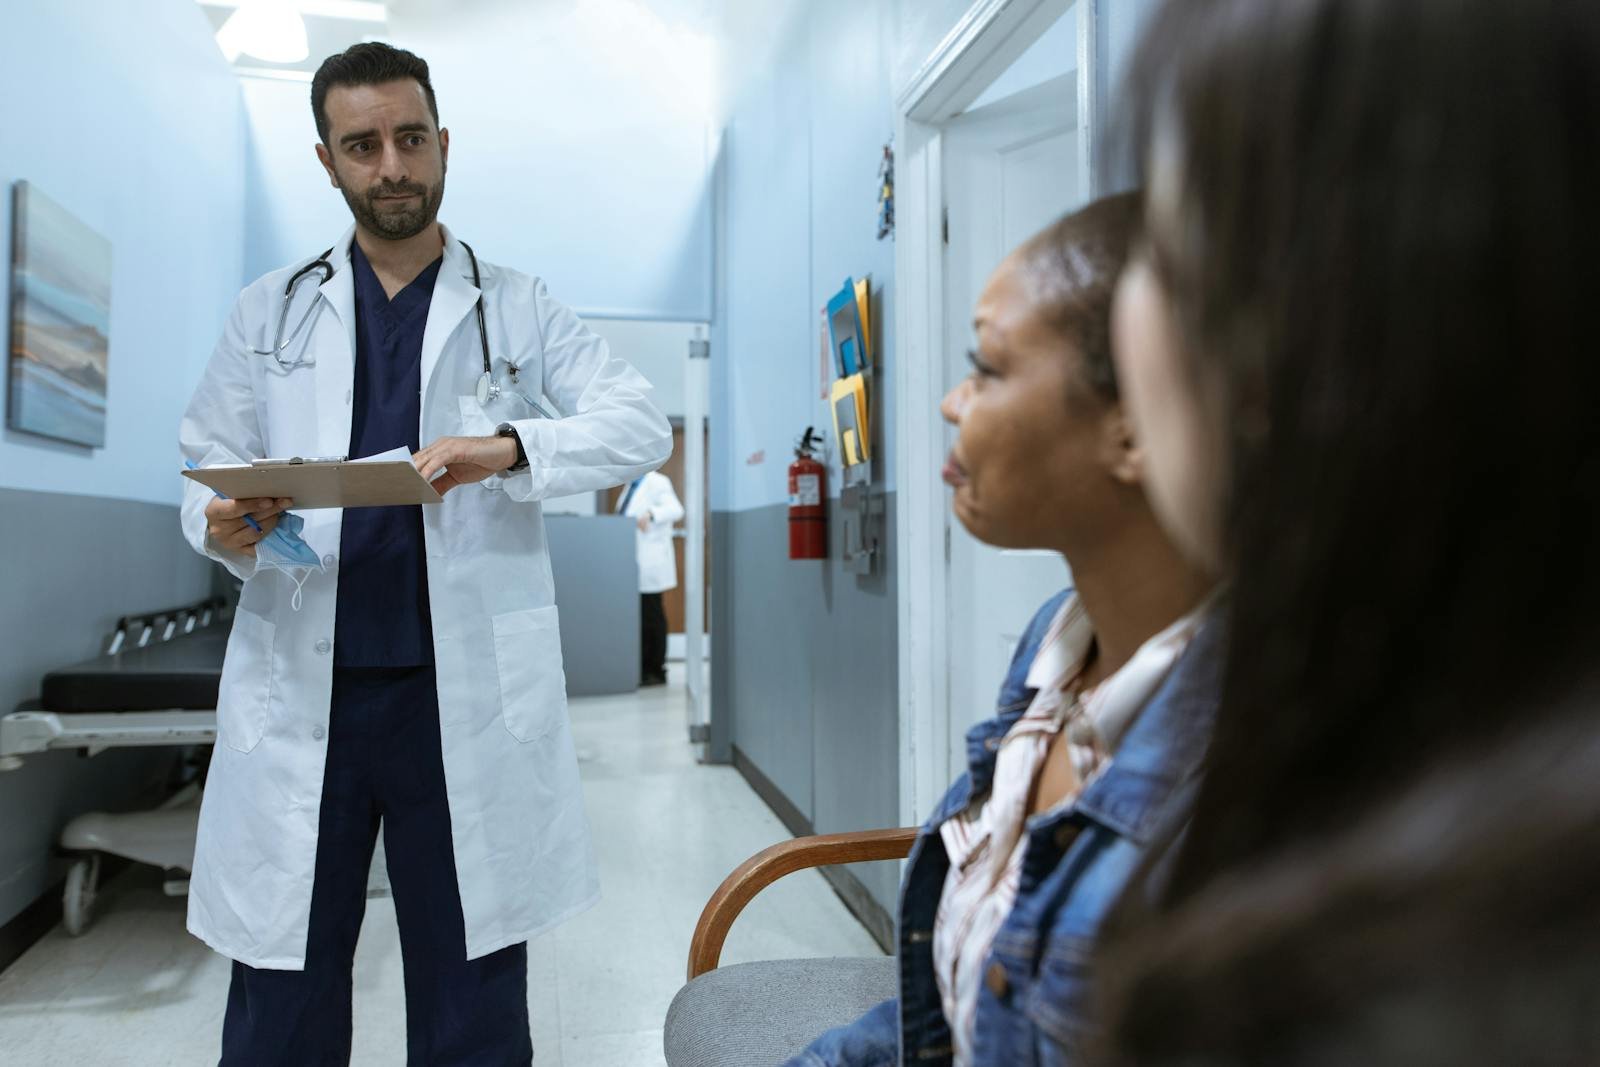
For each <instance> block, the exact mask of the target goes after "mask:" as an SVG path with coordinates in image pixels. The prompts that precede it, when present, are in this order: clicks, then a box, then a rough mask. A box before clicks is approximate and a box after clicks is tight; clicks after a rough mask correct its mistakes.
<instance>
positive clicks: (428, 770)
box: [222, 667, 533, 1067]
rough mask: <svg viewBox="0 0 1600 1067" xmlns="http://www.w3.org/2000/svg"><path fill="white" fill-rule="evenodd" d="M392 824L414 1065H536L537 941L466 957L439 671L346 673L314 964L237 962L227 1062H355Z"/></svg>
mask: <svg viewBox="0 0 1600 1067" xmlns="http://www.w3.org/2000/svg"><path fill="white" fill-rule="evenodd" d="M380 819H381V820H382V823H383V833H384V837H383V843H384V851H385V853H386V854H387V856H388V860H389V881H390V885H391V887H392V889H393V892H394V907H395V913H396V916H397V918H398V920H399V926H400V950H401V959H402V963H403V965H404V968H405V990H406V1060H407V1063H408V1064H411V1065H412V1067H421V1065H424V1064H426V1065H429V1067H432V1065H436V1064H437V1065H442V1064H451V1065H466V1064H471V1065H473V1067H490V1065H494V1067H502V1065H512V1064H528V1063H531V1062H532V1060H533V1044H532V1041H531V1039H530V1037H529V1031H528V947H527V945H525V944H522V945H513V946H511V947H509V948H505V949H501V950H500V951H498V952H495V953H491V954H490V955H488V956H485V957H482V958H481V959H476V960H471V961H469V960H468V959H467V950H466V933H465V927H464V923H463V921H462V917H461V896H460V891H459V889H458V888H457V885H456V866H455V856H454V853H453V852H452V850H451V837H450V809H449V805H448V802H447V800H446V797H445V783H444V760H443V756H442V755H441V751H440V741H439V701H438V693H437V689H436V688H435V684H434V672H433V668H432V667H401V668H336V669H335V670H334V672H333V707H332V712H331V715H330V719H329V725H328V761H327V771H326V775H325V777H324V780H323V787H322V815H321V821H320V829H319V837H318V839H317V867H316V882H315V885H314V888H313V890H312V896H311V926H310V934H309V937H308V940H307V945H306V967H305V970H304V971H267V970H257V969H256V968H254V967H248V966H246V965H244V964H242V963H238V962H235V963H234V965H233V983H232V987H231V988H230V989H229V991H228V1009H227V1015H226V1018H225V1019H224V1021H223V1026H222V1063H223V1065H224V1067H234V1065H246V1064H248V1065H251V1067H255V1065H258V1064H259V1065H265V1064H273V1065H278V1064H282V1065H286V1067H287V1065H290V1064H293V1065H294V1067H313V1065H315V1067H322V1065H326V1064H348V1063H349V1061H350V1037H351V981H352V980H351V972H352V963H353V960H354V958H355V951H356V938H357V936H358V935H359V934H360V932H361V919H362V916H363V915H364V913H365V911H366V904H367V871H368V869H369V868H370V866H371V864H372V850H373V848H374V846H375V845H376V843H377V839H378V825H379V820H380Z"/></svg>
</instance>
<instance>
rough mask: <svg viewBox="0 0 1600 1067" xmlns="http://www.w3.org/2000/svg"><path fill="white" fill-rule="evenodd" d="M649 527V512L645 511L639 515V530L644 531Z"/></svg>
mask: <svg viewBox="0 0 1600 1067" xmlns="http://www.w3.org/2000/svg"><path fill="white" fill-rule="evenodd" d="M648 529H650V513H649V512H648V511H647V512H645V513H644V514H643V515H640V516H639V532H640V533H644V532H645V531H646V530H648Z"/></svg>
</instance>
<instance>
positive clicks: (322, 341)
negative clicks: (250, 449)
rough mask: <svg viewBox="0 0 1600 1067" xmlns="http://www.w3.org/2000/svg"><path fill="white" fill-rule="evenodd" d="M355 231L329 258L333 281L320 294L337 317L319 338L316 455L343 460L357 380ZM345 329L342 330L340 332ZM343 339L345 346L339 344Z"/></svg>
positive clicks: (351, 232)
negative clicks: (352, 262) (352, 250)
mask: <svg viewBox="0 0 1600 1067" xmlns="http://www.w3.org/2000/svg"><path fill="white" fill-rule="evenodd" d="M355 233H356V228H355V227H354V226H351V227H350V228H349V229H348V230H346V231H345V232H344V236H343V237H342V238H340V240H339V243H338V244H336V245H334V246H333V253H332V254H331V255H330V256H329V257H328V258H329V261H330V262H331V263H332V264H333V268H334V271H333V277H331V278H329V279H328V280H327V281H325V282H323V283H322V286H321V290H320V291H321V293H322V296H323V298H324V299H326V300H327V301H328V306H329V307H330V308H331V309H332V310H333V313H334V315H336V316H337V317H338V323H337V325H335V324H333V323H329V324H328V327H327V328H326V329H319V331H318V337H317V367H316V370H317V454H318V455H320V456H342V455H344V454H345V453H346V452H348V451H349V449H350V411H351V407H350V391H351V389H352V388H353V387H354V385H355V376H356V287H355V271H353V270H351V269H350V242H351V241H353V240H354V239H355ZM341 328H342V329H341ZM340 337H342V338H343V340H344V343H343V344H339V343H338V339H339V338H340Z"/></svg>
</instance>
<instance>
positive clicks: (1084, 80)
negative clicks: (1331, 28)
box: [894, 0, 1103, 826]
mask: <svg viewBox="0 0 1600 1067" xmlns="http://www.w3.org/2000/svg"><path fill="white" fill-rule="evenodd" d="M1101 2H1103V0H1076V5H1077V6H1076V16H1077V20H1078V27H1077V31H1078V71H1077V81H1078V149H1079V151H1078V171H1079V173H1078V178H1079V183H1080V184H1079V188H1080V189H1084V190H1086V191H1087V192H1088V194H1089V199H1093V197H1094V196H1095V195H1096V189H1097V185H1096V165H1095V164H1096V161H1095V156H1094V149H1095V143H1094V141H1095V138H1094V136H1093V133H1094V130H1095V127H1096V126H1097V125H1098V122H1097V121H1096V119H1095V116H1096V115H1097V111H1096V104H1097V103H1098V101H1097V100H1096V95H1097V87H1096V82H1097V78H1096V73H1097V51H1098V49H1097V47H1096V41H1097V39H1098V35H1097V33H1096V29H1097V25H1096V24H1097V19H1098V7H1099V4H1100V3H1101ZM1073 3H1074V0H978V2H977V3H975V4H974V5H973V6H972V8H971V9H970V10H969V11H968V12H967V14H966V15H965V16H963V18H962V19H961V21H960V22H959V23H958V24H957V25H956V27H955V29H953V30H952V31H951V32H950V33H949V35H948V36H946V37H945V39H944V40H943V41H942V42H941V43H940V44H939V46H938V47H937V48H935V49H934V51H933V54H932V55H930V56H929V57H928V59H927V61H926V62H924V63H923V65H922V67H921V69H920V70H919V71H918V72H917V73H916V75H915V76H913V77H912V79H911V81H910V83H909V84H908V85H907V86H906V88H905V90H904V91H903V92H901V94H900V96H899V98H898V99H897V101H896V113H897V114H896V123H895V143H896V145H897V146H898V148H897V151H896V153H895V278H896V290H897V293H896V296H897V300H896V303H897V308H896V317H895V328H896V332H897V335H898V337H899V353H898V355H899V358H898V359H896V360H895V361H894V374H895V395H896V398H897V400H896V410H895V413H894V419H895V432H896V440H897V448H896V455H897V458H896V461H895V479H896V485H897V488H898V496H899V500H898V506H897V512H898V514H897V523H896V524H897V534H896V553H895V555H896V578H897V583H898V592H899V595H898V597H897V600H898V616H899V618H898V623H899V625H898V628H897V629H898V644H899V649H898V668H899V670H898V674H899V683H900V684H899V686H898V689H899V694H900V699H899V704H900V707H899V725H900V822H901V824H902V825H905V826H914V825H916V824H917V823H919V822H921V820H922V819H923V818H924V817H925V816H926V815H927V813H928V812H929V811H931V810H932V808H933V805H934V804H935V803H936V802H937V801H938V800H939V798H940V797H941V796H942V795H943V794H944V791H945V790H946V789H947V788H948V787H949V784H950V782H951V781H952V780H953V779H954V778H955V776H956V772H957V771H958V770H959V769H961V765H960V764H959V763H958V762H957V760H956V758H955V756H954V755H953V754H952V753H951V751H950V722H951V708H950V686H949V673H948V664H947V655H946V651H947V648H948V641H949V628H948V626H947V625H946V619H945V610H946V603H947V599H948V598H947V592H948V587H947V580H948V574H947V564H948V559H949V551H950V545H949V538H948V533H947V526H946V515H945V510H946V504H945V487H944V482H943V480H942V478H941V476H940V470H941V466H942V460H943V457H944V448H945V445H944V425H943V422H942V420H941V419H940V418H939V415H938V407H939V401H940V400H941V399H943V395H944V387H943V382H944V349H945V329H944V311H943V309H944V303H945V300H944V297H945V279H944V144H943V130H944V124H945V123H947V122H949V121H950V120H951V119H953V118H955V117H956V116H957V115H960V114H961V113H962V112H963V111H964V110H966V108H967V107H968V106H969V105H970V104H971V103H972V102H973V101H974V100H976V99H977V98H978V96H979V95H980V94H981V93H982V92H983V91H984V89H986V88H988V86H989V85H990V84H991V83H992V82H993V81H994V80H995V79H996V78H997V77H999V76H1000V74H1002V73H1003V72H1004V71H1005V70H1006V68H1008V67H1009V66H1010V65H1011V64H1012V63H1013V62H1014V61H1015V60H1016V59H1017V57H1019V56H1020V55H1022V53H1023V52H1025V51H1026V50H1027V49H1028V47H1029V46H1030V45H1031V44H1033V42H1034V41H1036V40H1037V39H1038V38H1039V36H1040V35H1041V34H1042V33H1044V31H1045V30H1047V29H1049V28H1050V26H1051V25H1052V24H1053V23H1054V22H1055V21H1056V20H1057V19H1058V18H1060V17H1061V16H1062V15H1063V14H1065V13H1066V12H1067V10H1068V9H1069V8H1072V7H1073Z"/></svg>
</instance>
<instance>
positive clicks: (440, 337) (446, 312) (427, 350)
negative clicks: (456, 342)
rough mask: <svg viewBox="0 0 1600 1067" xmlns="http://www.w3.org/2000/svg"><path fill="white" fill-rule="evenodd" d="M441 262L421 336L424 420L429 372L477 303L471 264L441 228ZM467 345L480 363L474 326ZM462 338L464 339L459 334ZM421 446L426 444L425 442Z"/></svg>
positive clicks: (430, 379) (458, 246)
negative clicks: (442, 238)
mask: <svg viewBox="0 0 1600 1067" xmlns="http://www.w3.org/2000/svg"><path fill="white" fill-rule="evenodd" d="M440 230H441V231H443V233H444V262H443V263H442V264H440V267H439V277H438V278H437V279H436V280H435V281H434V283H433V301H432V303H430V304H429V305H428V325H427V328H426V329H424V330H423V332H422V411H423V417H424V419H426V417H427V414H426V413H427V411H428V392H429V390H430V389H431V388H432V387H433V372H434V369H435V368H436V367H438V365H439V357H440V356H442V355H443V354H444V346H445V343H446V342H448V341H449V340H450V337H451V335H452V334H454V333H455V330H456V327H457V326H459V325H460V324H461V320H462V319H463V318H465V317H466V316H467V315H469V314H471V313H472V308H473V305H474V304H476V303H477V302H478V296H479V292H478V289H477V288H476V287H475V286H473V284H472V263H471V261H470V260H469V259H468V258H467V252H466V249H464V248H462V247H461V242H460V241H458V240H456V239H455V238H454V237H452V236H451V235H450V231H449V230H447V229H445V228H444V227H443V226H441V227H440ZM469 333H470V334H471V341H470V344H469V345H468V346H467V347H468V348H469V349H470V350H471V352H472V354H473V355H474V356H475V357H477V358H478V359H479V360H480V361H481V359H482V356H481V355H480V353H479V352H478V335H477V325H476V323H474V324H473V325H472V329H471V330H470V331H469ZM463 336H464V337H465V336H467V335H466V334H463ZM423 444H427V442H426V441H424V442H423Z"/></svg>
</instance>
